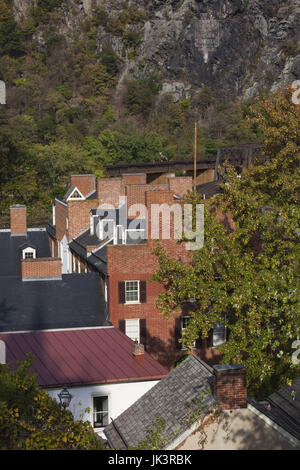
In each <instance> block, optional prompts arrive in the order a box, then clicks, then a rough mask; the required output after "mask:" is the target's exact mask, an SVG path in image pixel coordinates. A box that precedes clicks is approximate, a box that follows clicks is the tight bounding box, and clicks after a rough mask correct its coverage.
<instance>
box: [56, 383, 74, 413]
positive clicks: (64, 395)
mask: <svg viewBox="0 0 300 470" xmlns="http://www.w3.org/2000/svg"><path fill="white" fill-rule="evenodd" d="M58 398H59V401H60V404H61V406H62V407H63V408H64V409H66V408H67V407H68V406H69V405H70V403H71V400H72V395H71V393H70V392H69V390H68V389H67V387H66V386H64V388H63V389H62V391H61V392H60V393H58Z"/></svg>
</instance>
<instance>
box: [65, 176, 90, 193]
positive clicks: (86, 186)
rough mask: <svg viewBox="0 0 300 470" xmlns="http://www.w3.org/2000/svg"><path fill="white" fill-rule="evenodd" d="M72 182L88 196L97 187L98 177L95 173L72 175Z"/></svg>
mask: <svg viewBox="0 0 300 470" xmlns="http://www.w3.org/2000/svg"><path fill="white" fill-rule="evenodd" d="M70 184H71V186H72V185H73V186H76V187H77V188H78V189H79V191H80V192H81V194H82V195H83V196H84V197H86V196H88V195H89V194H90V193H92V192H93V191H94V190H95V189H96V178H95V176H94V175H71V178H70Z"/></svg>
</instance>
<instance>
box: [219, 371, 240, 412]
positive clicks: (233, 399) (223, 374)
mask: <svg viewBox="0 0 300 470" xmlns="http://www.w3.org/2000/svg"><path fill="white" fill-rule="evenodd" d="M213 371H214V390H213V392H214V396H215V398H216V399H217V401H218V404H219V406H220V408H222V409H223V410H235V409H239V408H247V384H246V369H245V367H244V366H243V365H241V364H230V365H226V364H220V365H215V366H213Z"/></svg>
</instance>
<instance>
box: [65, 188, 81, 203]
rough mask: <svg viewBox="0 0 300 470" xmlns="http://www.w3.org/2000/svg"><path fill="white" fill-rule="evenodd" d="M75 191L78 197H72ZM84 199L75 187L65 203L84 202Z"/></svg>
mask: <svg viewBox="0 0 300 470" xmlns="http://www.w3.org/2000/svg"><path fill="white" fill-rule="evenodd" d="M75 191H77V193H78V194H79V197H72V196H73V194H74V193H75ZM84 199H85V197H84V196H83V194H82V192H81V191H79V189H78V188H77V186H76V187H75V188H74V189H73V191H72V192H71V194H70V196H69V197H68V199H67V201H84Z"/></svg>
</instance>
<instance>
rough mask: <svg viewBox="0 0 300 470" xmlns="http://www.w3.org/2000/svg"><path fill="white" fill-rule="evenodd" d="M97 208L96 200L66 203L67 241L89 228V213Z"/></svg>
mask: <svg viewBox="0 0 300 470" xmlns="http://www.w3.org/2000/svg"><path fill="white" fill-rule="evenodd" d="M97 207H98V201H97V199H90V200H87V201H69V202H68V219H69V222H68V223H69V230H68V240H72V238H74V237H76V236H77V235H79V233H81V232H83V230H85V229H87V228H88V227H89V226H90V211H91V209H97Z"/></svg>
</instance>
